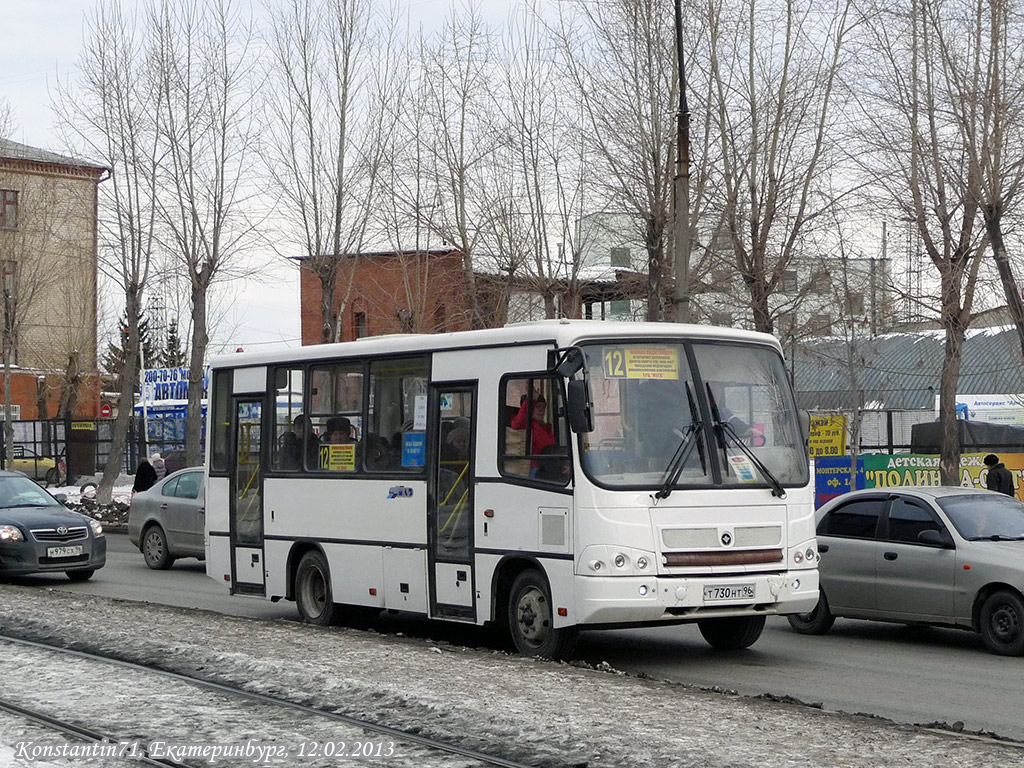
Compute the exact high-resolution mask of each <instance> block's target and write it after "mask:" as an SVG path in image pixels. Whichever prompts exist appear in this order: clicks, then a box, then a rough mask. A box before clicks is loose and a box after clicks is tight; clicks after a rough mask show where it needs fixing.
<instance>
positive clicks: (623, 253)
mask: <svg viewBox="0 0 1024 768" xmlns="http://www.w3.org/2000/svg"><path fill="white" fill-rule="evenodd" d="M611 264H612V266H613V267H628V266H629V248H612V249H611Z"/></svg>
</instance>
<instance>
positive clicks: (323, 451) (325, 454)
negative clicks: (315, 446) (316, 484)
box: [320, 443, 356, 472]
mask: <svg viewBox="0 0 1024 768" xmlns="http://www.w3.org/2000/svg"><path fill="white" fill-rule="evenodd" d="M320 468H321V469H329V470H331V471H332V472H354V471H355V469H356V445H355V443H341V444H340V445H322V446H320Z"/></svg>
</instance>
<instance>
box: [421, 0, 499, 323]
mask: <svg viewBox="0 0 1024 768" xmlns="http://www.w3.org/2000/svg"><path fill="white" fill-rule="evenodd" d="M421 43H422V44H421V46H420V61H419V66H420V71H421V72H422V76H423V78H424V88H425V92H424V96H425V98H424V100H423V106H424V114H425V116H426V118H427V121H428V124H429V125H430V126H431V127H432V133H430V134H424V135H422V136H421V138H423V139H424V140H425V142H426V143H425V147H424V149H425V153H424V159H425V162H424V165H423V166H422V169H423V172H424V175H425V178H426V184H427V189H426V190H424V191H425V196H424V197H425V199H426V200H427V202H426V203H425V204H424V205H422V206H420V207H418V209H417V213H418V215H419V217H420V221H421V224H422V225H423V226H424V227H425V228H426V229H427V231H428V232H429V233H430V234H431V235H433V236H435V237H438V238H440V239H441V240H442V241H443V242H444V243H447V244H451V245H453V246H455V247H456V248H457V249H458V250H459V252H460V253H461V254H462V263H463V280H464V285H465V295H466V300H467V303H468V309H467V310H466V311H467V314H468V322H469V325H470V327H472V328H483V327H487V326H489V325H492V324H493V318H492V317H489V315H488V307H487V306H486V302H484V301H482V296H481V291H480V290H479V288H478V286H477V277H476V270H475V265H474V259H475V257H476V252H477V247H478V246H479V245H480V242H481V238H482V237H483V235H484V234H485V233H486V232H487V231H488V229H489V228H490V227H492V226H493V219H494V217H495V213H494V212H492V211H490V210H488V208H487V203H486V195H485V194H484V191H483V188H482V185H483V175H484V173H485V172H486V169H487V165H488V163H489V162H490V160H491V158H492V156H493V151H494V138H495V137H494V133H493V130H492V123H493V116H494V85H493V83H492V79H491V66H492V63H493V58H494V50H493V47H494V38H493V34H492V32H491V31H490V29H488V27H487V26H486V25H485V24H484V22H483V19H482V17H481V15H480V11H479V8H477V7H476V6H473V5H469V6H467V7H465V8H464V9H462V10H461V11H460V10H458V9H455V8H453V9H452V12H451V15H450V16H449V17H448V18H447V19H446V20H445V23H444V25H443V28H442V29H441V31H440V32H439V33H438V34H437V35H435V36H434V38H433V39H431V40H426V41H421Z"/></svg>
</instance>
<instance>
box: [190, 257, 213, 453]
mask: <svg viewBox="0 0 1024 768" xmlns="http://www.w3.org/2000/svg"><path fill="white" fill-rule="evenodd" d="M201 277H202V276H201ZM208 343H209V337H208V336H207V331H206V289H205V287H203V286H202V285H196V286H194V287H193V288H192V353H191V354H190V355H189V363H188V411H187V413H188V415H187V416H186V418H185V463H186V465H187V466H189V467H198V466H199V465H200V464H201V463H202V462H201V461H200V454H201V453H202V446H201V445H200V439H201V437H202V403H201V401H202V397H203V362H204V361H205V359H206V347H207V344H208Z"/></svg>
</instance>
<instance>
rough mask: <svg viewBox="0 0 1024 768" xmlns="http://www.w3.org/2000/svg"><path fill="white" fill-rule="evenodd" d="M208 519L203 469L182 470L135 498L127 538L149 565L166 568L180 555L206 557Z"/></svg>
mask: <svg viewBox="0 0 1024 768" xmlns="http://www.w3.org/2000/svg"><path fill="white" fill-rule="evenodd" d="M205 520H206V494H205V493H204V489H203V468H202V467H197V468H192V469H182V470H179V471H178V472H174V473H172V474H170V475H168V476H167V477H165V478H164V479H163V480H160V481H159V482H157V484H156V485H154V486H153V487H152V488H150V489H149V490H146V491H141V492H139V493H136V494H135V495H134V496H133V497H132V503H131V506H130V507H129V509H128V538H129V539H130V540H131V542H132V544H134V545H135V546H137V547H138V548H139V551H141V552H142V556H143V557H144V558H145V559H146V565H148V566H149V567H150V568H152V569H154V570H164V569H166V568H170V567H171V566H172V565H173V564H174V561H175V560H176V559H177V558H179V557H198V558H200V559H202V558H203V557H204V556H205V554H206V552H205V545H204V543H203V529H204V523H205Z"/></svg>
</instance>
